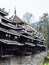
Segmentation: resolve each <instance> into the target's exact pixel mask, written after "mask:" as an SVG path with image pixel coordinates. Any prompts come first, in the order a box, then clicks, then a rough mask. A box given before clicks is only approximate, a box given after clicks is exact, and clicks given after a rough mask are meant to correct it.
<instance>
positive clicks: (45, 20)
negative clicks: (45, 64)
mask: <svg viewBox="0 0 49 65" xmlns="http://www.w3.org/2000/svg"><path fill="white" fill-rule="evenodd" d="M37 30H38V31H40V32H42V33H43V35H44V37H45V39H46V45H47V46H48V47H49V15H48V13H44V14H43V16H42V17H41V18H40V19H39V23H38V25H37Z"/></svg>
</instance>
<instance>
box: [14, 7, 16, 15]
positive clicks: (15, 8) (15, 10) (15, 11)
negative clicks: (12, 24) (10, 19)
mask: <svg viewBox="0 0 49 65" xmlns="http://www.w3.org/2000/svg"><path fill="white" fill-rule="evenodd" d="M14 16H16V7H15V10H14Z"/></svg>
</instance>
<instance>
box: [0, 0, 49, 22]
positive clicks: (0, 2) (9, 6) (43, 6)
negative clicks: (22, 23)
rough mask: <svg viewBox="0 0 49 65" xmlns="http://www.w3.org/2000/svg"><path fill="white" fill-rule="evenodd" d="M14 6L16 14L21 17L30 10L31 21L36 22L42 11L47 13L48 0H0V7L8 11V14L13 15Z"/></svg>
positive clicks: (48, 7) (48, 9)
mask: <svg viewBox="0 0 49 65" xmlns="http://www.w3.org/2000/svg"><path fill="white" fill-rule="evenodd" d="M15 7H16V15H17V16H19V17H20V18H21V19H23V15H24V14H25V13H26V12H30V13H32V15H33V16H34V18H33V21H32V22H37V21H39V18H40V16H42V14H43V13H49V0H0V8H5V10H6V11H7V12H10V13H9V16H12V15H14V10H15Z"/></svg>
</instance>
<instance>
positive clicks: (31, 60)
mask: <svg viewBox="0 0 49 65" xmlns="http://www.w3.org/2000/svg"><path fill="white" fill-rule="evenodd" d="M46 55H47V54H46V52H42V53H39V54H36V55H34V56H31V55H29V56H21V57H12V58H7V59H0V65H40V63H41V62H43V61H44V58H45V56H46Z"/></svg>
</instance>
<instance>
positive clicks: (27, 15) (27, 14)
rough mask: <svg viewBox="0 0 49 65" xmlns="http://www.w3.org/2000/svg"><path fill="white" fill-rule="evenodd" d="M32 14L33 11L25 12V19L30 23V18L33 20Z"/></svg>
mask: <svg viewBox="0 0 49 65" xmlns="http://www.w3.org/2000/svg"><path fill="white" fill-rule="evenodd" d="M32 16H33V15H32V14H31V13H29V12H27V13H25V14H24V16H23V19H24V21H25V22H26V23H28V24H30V20H31V18H32Z"/></svg>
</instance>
